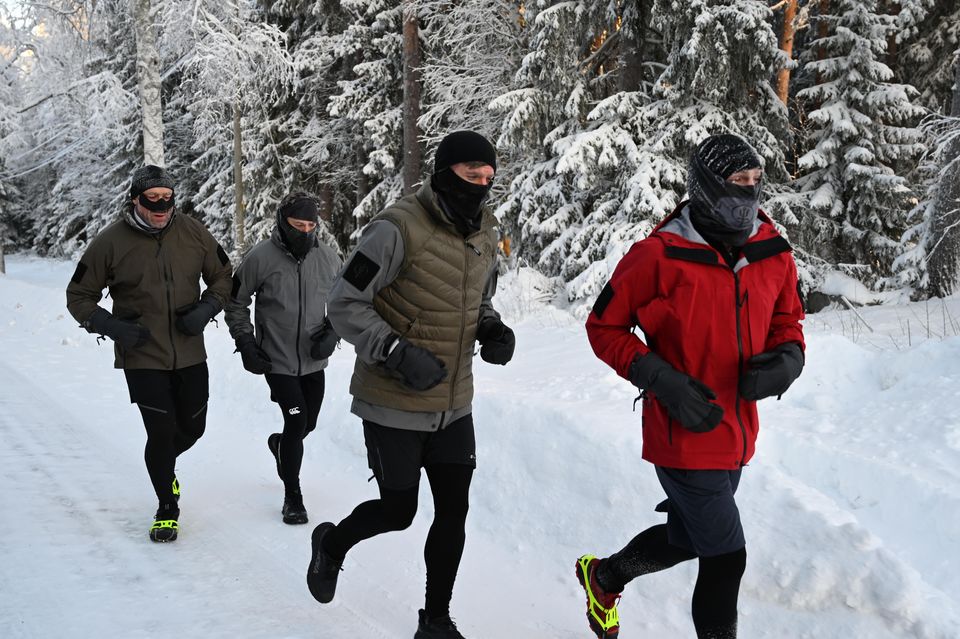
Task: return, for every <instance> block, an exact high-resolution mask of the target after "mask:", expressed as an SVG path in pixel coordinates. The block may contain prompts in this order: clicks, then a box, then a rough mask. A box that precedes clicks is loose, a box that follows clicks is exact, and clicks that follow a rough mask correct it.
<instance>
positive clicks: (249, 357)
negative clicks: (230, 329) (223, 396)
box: [234, 333, 273, 375]
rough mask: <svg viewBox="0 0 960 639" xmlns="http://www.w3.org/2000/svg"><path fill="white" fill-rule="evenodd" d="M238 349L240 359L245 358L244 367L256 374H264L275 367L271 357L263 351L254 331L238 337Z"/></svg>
mask: <svg viewBox="0 0 960 639" xmlns="http://www.w3.org/2000/svg"><path fill="white" fill-rule="evenodd" d="M236 344H237V351H240V359H241V360H243V367H244V368H245V369H247V370H248V371H250V372H251V373H253V374H254V375H263V374H264V373H269V372H270V371H271V369H273V364H271V363H270V357H269V356H268V355H267V354H266V353H264V352H263V349H262V348H260V345H259V344H257V340H256V339H255V338H254V337H253V333H244V334H243V335H241V336H240V337H238V338H237V339H236ZM234 352H236V351H234Z"/></svg>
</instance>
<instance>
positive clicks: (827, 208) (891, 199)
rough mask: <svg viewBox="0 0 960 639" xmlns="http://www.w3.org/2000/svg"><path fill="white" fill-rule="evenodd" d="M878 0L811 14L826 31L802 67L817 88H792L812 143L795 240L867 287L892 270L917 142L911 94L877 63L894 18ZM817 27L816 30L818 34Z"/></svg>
mask: <svg viewBox="0 0 960 639" xmlns="http://www.w3.org/2000/svg"><path fill="white" fill-rule="evenodd" d="M877 5H878V3H877V1H876V0H856V1H854V0H833V1H832V2H831V3H830V4H829V9H830V13H825V14H820V15H817V16H816V20H817V21H818V23H819V21H823V24H824V25H825V29H823V31H824V32H825V35H824V36H823V37H816V38H815V39H814V40H813V41H812V42H811V43H810V49H809V51H808V52H807V58H806V59H805V66H806V67H807V70H808V71H809V72H810V73H813V74H816V76H817V77H818V78H819V84H815V85H814V86H811V87H809V88H807V89H804V90H803V91H801V92H800V93H799V94H798V97H799V98H800V99H801V100H805V101H809V102H812V103H814V104H815V108H814V109H813V110H812V111H810V112H809V114H808V118H809V130H808V132H809V145H810V148H809V150H807V152H806V153H805V154H803V155H802V157H801V158H800V160H799V162H798V165H799V169H800V171H801V172H802V175H801V177H800V178H799V179H798V180H797V181H796V185H797V189H798V191H799V192H801V193H802V194H803V196H804V197H805V201H806V203H807V206H806V208H805V211H804V215H803V217H802V220H801V225H800V237H799V239H800V243H801V245H802V246H803V247H805V248H806V249H807V250H809V251H811V252H812V253H814V254H816V255H818V256H820V257H822V258H824V259H826V260H827V261H828V262H830V263H832V264H835V265H837V267H838V268H840V269H841V270H842V271H844V272H846V273H847V274H848V275H851V276H853V277H856V278H857V279H859V280H861V281H863V282H864V283H866V284H868V285H878V284H879V283H880V279H881V278H883V277H886V276H888V275H890V273H891V265H892V262H893V259H894V257H895V255H896V251H897V246H898V240H899V238H900V235H901V234H902V232H903V230H904V226H905V217H906V213H907V211H908V210H909V208H910V201H909V198H910V197H911V196H912V191H911V188H910V185H909V184H908V183H907V181H906V179H905V178H904V177H903V176H904V175H906V174H907V173H908V172H909V170H910V169H911V163H912V162H913V161H914V159H915V158H916V157H917V156H918V155H919V153H920V151H921V146H920V144H919V143H918V141H919V132H918V130H917V129H916V128H915V122H916V121H917V119H918V118H919V116H920V115H921V114H922V112H923V110H922V109H921V108H920V107H919V106H917V105H916V104H914V103H913V101H912V100H913V99H914V98H915V97H916V94H917V92H916V90H915V89H914V88H913V87H911V86H909V85H904V84H897V83H895V82H893V73H892V71H891V70H890V68H889V67H887V66H886V65H885V64H884V63H883V62H882V59H883V56H884V55H885V53H886V51H887V39H888V37H889V35H890V33H891V31H890V30H891V28H892V27H893V23H894V17H893V16H891V15H888V14H883V13H880V12H879V10H878V6H877ZM818 32H819V30H818Z"/></svg>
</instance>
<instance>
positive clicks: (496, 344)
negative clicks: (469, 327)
mask: <svg viewBox="0 0 960 639" xmlns="http://www.w3.org/2000/svg"><path fill="white" fill-rule="evenodd" d="M477 341H478V342H480V357H481V358H482V359H483V361H485V362H489V363H491V364H499V365H501V366H503V365H505V364H506V363H507V362H509V361H510V360H511V359H513V350H514V348H516V345H517V338H516V337H515V336H514V334H513V331H512V330H510V328H509V327H508V326H507V325H506V324H504V323H503V322H501V321H500V320H499V319H497V318H489V319H486V320H484V321H482V322H480V325H479V326H477Z"/></svg>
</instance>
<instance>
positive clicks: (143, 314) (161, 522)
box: [67, 165, 231, 541]
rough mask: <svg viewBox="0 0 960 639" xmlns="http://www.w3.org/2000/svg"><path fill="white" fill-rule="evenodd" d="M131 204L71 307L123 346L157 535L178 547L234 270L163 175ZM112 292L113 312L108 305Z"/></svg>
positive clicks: (135, 188) (96, 242)
mask: <svg viewBox="0 0 960 639" xmlns="http://www.w3.org/2000/svg"><path fill="white" fill-rule="evenodd" d="M130 199H131V203H130V206H129V208H128V209H127V210H126V211H125V212H124V215H123V219H121V220H117V221H116V222H114V223H113V224H111V225H110V226H108V227H107V228H105V229H104V230H103V231H102V232H101V233H100V234H99V235H97V237H95V238H94V239H93V241H91V242H90V244H89V246H88V247H87V250H86V251H85V252H84V254H83V257H81V258H80V263H79V264H77V269H76V271H75V272H74V274H73V278H72V279H71V281H70V284H69V285H68V286H67V309H68V310H69V311H70V314H71V315H73V317H74V318H75V319H76V320H77V321H78V322H80V324H81V325H82V326H83V327H84V328H86V329H87V331H89V332H91V333H97V334H100V335H104V336H106V337H109V338H110V339H112V340H113V341H114V353H115V361H114V366H115V367H116V368H121V369H123V371H124V375H125V376H126V379H127V386H128V388H129V390H130V401H131V402H134V403H136V404H137V406H138V407H139V408H140V412H141V415H142V416H143V422H144V426H145V427H146V430H147V444H146V450H145V454H144V457H145V461H146V464H147V472H148V473H149V475H150V480H151V482H152V483H153V487H154V490H155V491H156V493H157V498H158V499H159V502H160V507H159V509H158V511H157V515H156V518H155V522H154V525H153V527H151V529H150V538H151V539H153V540H154V541H173V540H174V539H176V538H177V530H178V526H179V524H178V522H177V520H178V517H179V514H180V511H179V507H178V504H177V501H178V499H179V493H180V489H179V484H178V482H177V479H176V476H175V475H174V464H175V462H176V459H177V456H178V455H179V454H180V453H182V452H184V451H185V450H187V449H188V448H190V447H191V446H192V445H193V444H194V443H195V442H196V441H197V440H198V439H199V438H200V436H201V435H203V431H204V428H205V426H206V411H207V396H208V376H207V365H206V359H207V354H206V351H205V349H204V346H203V329H204V327H205V326H206V324H207V323H208V322H209V321H210V320H211V319H212V318H213V317H214V316H215V315H216V314H217V313H219V312H220V310H221V309H222V308H223V306H224V304H226V302H227V301H228V299H229V296H230V286H231V279H230V276H231V267H230V261H229V259H228V258H227V255H226V253H225V252H224V251H223V249H222V248H221V247H220V245H219V244H218V243H217V241H216V240H215V239H214V238H213V236H212V235H210V232H209V231H208V230H207V229H206V227H204V226H203V224H201V223H200V222H198V221H197V220H195V219H193V218H191V217H188V216H186V215H179V216H178V215H177V214H176V209H175V205H174V189H173V181H172V180H171V179H170V178H169V177H168V176H167V174H166V172H165V171H164V170H163V169H161V168H159V167H156V166H149V165H148V166H145V167H143V168H141V169H138V170H137V171H136V172H135V173H134V175H133V182H132V185H131V187H130ZM201 278H202V279H203V281H204V283H205V284H206V289H205V290H204V291H203V292H202V294H201V291H200V279H201ZM104 288H106V289H108V290H109V292H110V297H111V299H112V300H113V310H112V312H110V311H107V310H106V309H104V308H103V307H102V306H100V305H99V302H100V300H101V299H102V297H103V289H104Z"/></svg>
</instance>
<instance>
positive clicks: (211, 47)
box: [163, 0, 294, 248]
mask: <svg viewBox="0 0 960 639" xmlns="http://www.w3.org/2000/svg"><path fill="white" fill-rule="evenodd" d="M164 25H165V28H164V38H163V45H164V49H165V57H167V58H169V59H177V58H181V57H182V58H183V59H184V60H185V66H184V79H183V82H182V85H183V90H184V91H185V93H186V96H188V97H189V103H188V104H189V106H188V108H189V111H190V114H191V116H192V118H193V133H194V135H193V139H194V150H195V151H197V152H198V153H199V155H198V156H197V157H196V158H195V159H194V160H193V161H192V166H191V167H190V171H192V172H195V173H196V176H197V177H198V178H199V179H198V181H199V184H198V186H197V190H196V192H195V193H191V194H190V195H191V196H192V198H193V206H194V207H195V209H196V212H197V214H198V215H199V216H200V217H201V218H202V219H203V220H204V221H205V222H206V223H207V225H208V227H209V228H210V230H211V232H212V233H213V234H214V236H216V237H218V238H220V239H221V241H222V242H223V243H224V245H225V246H227V247H228V248H234V247H235V240H236V238H237V237H238V235H237V233H236V231H237V229H236V228H235V225H234V216H235V213H236V203H237V198H236V192H235V184H236V182H235V175H234V169H235V160H236V158H235V157H234V140H235V118H236V117H239V124H240V127H239V128H240V137H241V141H242V149H241V152H242V160H241V167H242V178H243V183H244V201H245V211H246V218H245V223H244V236H245V237H248V238H249V240H248V241H247V244H248V245H250V244H252V243H254V242H256V241H258V240H259V239H262V238H263V237H265V236H266V235H268V234H269V232H270V230H271V229H272V228H273V220H274V214H275V212H276V205H277V203H278V202H279V201H280V199H281V198H282V197H283V196H284V195H285V194H286V192H287V191H288V189H289V188H290V173H291V172H290V171H289V169H288V168H287V160H286V158H285V156H284V155H282V154H281V150H280V148H279V145H278V142H277V137H281V136H280V135H279V134H278V132H279V131H280V130H281V129H282V127H283V125H284V119H285V118H284V117H283V114H280V119H279V120H278V119H275V118H274V116H275V115H276V114H272V113H271V112H270V111H269V106H270V105H272V104H275V103H282V102H284V100H285V97H286V96H287V95H288V93H289V91H290V86H291V85H292V83H293V80H294V73H293V63H292V59H291V58H290V55H289V53H288V52H287V49H286V45H285V40H284V36H283V33H282V32H281V31H280V30H279V29H278V28H277V27H275V26H273V25H271V24H268V23H266V22H265V21H264V19H263V14H262V12H261V11H260V10H259V9H258V8H257V7H256V5H255V2H254V0H229V1H226V2H223V1H217V2H213V1H212V0H193V1H192V2H191V3H190V5H189V6H188V7H187V8H186V10H185V8H184V7H183V6H182V3H176V2H171V3H169V4H168V5H167V11H166V12H165V19H164Z"/></svg>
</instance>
